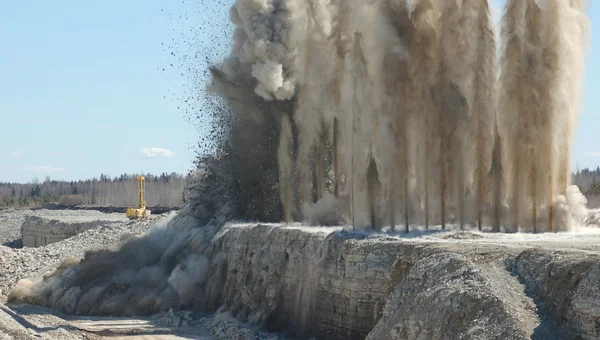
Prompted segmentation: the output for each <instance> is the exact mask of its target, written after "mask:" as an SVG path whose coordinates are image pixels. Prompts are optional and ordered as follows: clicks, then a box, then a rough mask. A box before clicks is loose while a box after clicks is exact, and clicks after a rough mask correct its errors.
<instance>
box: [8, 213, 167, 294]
mask: <svg viewBox="0 0 600 340" xmlns="http://www.w3.org/2000/svg"><path fill="white" fill-rule="evenodd" d="M48 212H50V213H48ZM61 213H62V215H64V216H67V215H68V216H73V215H78V216H79V215H81V216H87V215H94V214H95V215H97V216H102V215H101V213H99V212H94V211H58V210H38V211H24V210H14V211H13V212H12V213H11V212H10V211H5V212H3V213H2V217H3V220H4V221H6V222H8V223H4V224H3V225H2V228H1V229H0V230H3V234H2V235H10V234H11V233H13V234H14V229H17V230H19V228H20V225H21V223H22V222H23V220H24V219H25V216H27V215H28V214H32V215H39V216H44V217H48V216H60V214H61ZM44 214H45V215H44ZM160 218H164V216H162V215H158V216H155V217H154V218H153V219H151V220H150V222H144V221H127V222H125V223H119V224H112V225H110V226H102V227H98V228H95V229H90V230H87V231H85V232H83V233H80V234H78V235H75V236H73V237H71V238H68V239H66V240H63V241H60V242H56V243H52V244H49V245H48V246H45V247H38V248H29V247H25V248H19V249H15V248H10V247H6V246H3V245H0V301H5V299H6V296H7V295H8V293H9V291H10V289H11V288H12V287H13V286H14V285H15V283H16V282H17V281H18V280H20V279H35V278H37V277H39V276H41V275H42V274H43V273H45V272H46V271H49V270H53V269H55V268H56V267H57V266H58V265H59V264H60V263H61V262H62V261H64V260H66V259H68V258H71V257H75V258H81V257H83V255H84V253H85V252H86V251H87V250H96V249H103V248H110V247H116V246H118V245H120V244H121V243H122V242H123V241H124V240H127V239H128V238H130V237H132V236H134V235H137V234H141V233H144V232H146V231H148V228H149V226H150V224H151V223H153V222H156V221H158V219H160Z"/></svg>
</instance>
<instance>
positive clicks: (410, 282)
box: [204, 225, 600, 340]
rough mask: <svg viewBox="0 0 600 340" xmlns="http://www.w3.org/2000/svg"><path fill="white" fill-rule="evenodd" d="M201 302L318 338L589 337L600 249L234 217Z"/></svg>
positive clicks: (597, 297) (219, 240)
mask: <svg viewBox="0 0 600 340" xmlns="http://www.w3.org/2000/svg"><path fill="white" fill-rule="evenodd" d="M208 257H209V258H212V259H213V261H212V267H211V275H210V277H211V279H210V280H209V282H208V283H207V285H206V287H205V289H206V292H205V293H206V295H205V296H206V297H207V301H206V302H205V305H204V306H205V307H206V310H216V309H218V308H224V310H228V311H229V312H231V313H232V314H233V315H235V316H237V317H238V318H241V319H243V320H248V321H250V322H253V323H256V324H258V325H261V326H264V327H267V328H268V329H271V330H287V331H292V332H295V333H297V334H303V335H313V336H317V337H318V338H321V339H365V338H367V339H373V340H375V339H377V340H379V339H382V340H384V339H530V338H534V339H536V338H537V339H553V338H556V339H576V338H584V339H594V338H595V337H597V336H599V335H600V333H599V329H598V327H596V326H595V325H596V320H599V318H598V316H599V314H598V311H599V310H600V308H599V306H600V303H599V302H598V301H600V290H598V289H597V286H598V283H597V282H599V281H598V280H599V279H600V267H599V264H600V260H599V258H598V257H597V256H589V255H582V254H571V255H569V256H567V258H568V259H566V258H565V257H564V256H557V255H556V254H555V252H552V251H545V250H540V249H537V250H532V249H527V247H525V249H524V248H520V247H503V246H498V245H485V244H478V243H477V242H476V241H474V242H473V243H471V244H469V245H467V246H465V244H457V243H453V242H437V241H430V242H420V241H409V240H398V239H397V238H391V237H385V236H368V235H367V234H364V233H353V232H347V231H336V232H333V233H331V232H312V231H306V230H299V229H294V228H279V227H273V226H260V225H259V226H256V227H230V228H226V229H225V230H224V231H223V232H222V233H221V234H220V235H218V236H217V237H216V238H215V239H214V240H213V243H212V245H211V248H210V249H209V254H208Z"/></svg>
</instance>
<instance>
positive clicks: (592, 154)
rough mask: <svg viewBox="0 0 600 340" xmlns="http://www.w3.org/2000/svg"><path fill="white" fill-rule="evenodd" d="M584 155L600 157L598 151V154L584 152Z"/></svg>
mask: <svg viewBox="0 0 600 340" xmlns="http://www.w3.org/2000/svg"><path fill="white" fill-rule="evenodd" d="M583 154H584V155H586V156H588V157H600V152H597V151H596V152H589V151H587V152H584V153H583Z"/></svg>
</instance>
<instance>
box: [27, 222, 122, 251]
mask: <svg viewBox="0 0 600 340" xmlns="http://www.w3.org/2000/svg"><path fill="white" fill-rule="evenodd" d="M124 220H125V218H102V219H98V218H97V217H87V216H76V217H68V216H61V217H52V218H43V217H39V216H32V215H31V216H27V217H26V218H25V221H24V222H23V224H22V225H21V240H22V244H23V247H42V246H46V245H48V244H50V243H54V242H58V241H62V240H64V239H67V238H69V237H71V236H75V235H77V234H79V233H81V232H84V231H86V230H88V229H92V228H96V227H98V226H101V225H109V224H112V223H116V222H119V221H124Z"/></svg>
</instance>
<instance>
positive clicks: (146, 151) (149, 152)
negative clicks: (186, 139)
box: [140, 146, 175, 158]
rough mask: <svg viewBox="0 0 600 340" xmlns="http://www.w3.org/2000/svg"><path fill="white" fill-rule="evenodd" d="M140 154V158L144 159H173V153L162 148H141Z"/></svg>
mask: <svg viewBox="0 0 600 340" xmlns="http://www.w3.org/2000/svg"><path fill="white" fill-rule="evenodd" d="M140 152H141V153H142V156H145V157H151V158H156V157H166V158H173V157H175V153H174V152H173V151H171V150H169V149H163V148H155V147H147V146H146V147H143V148H141V149H140Z"/></svg>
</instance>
